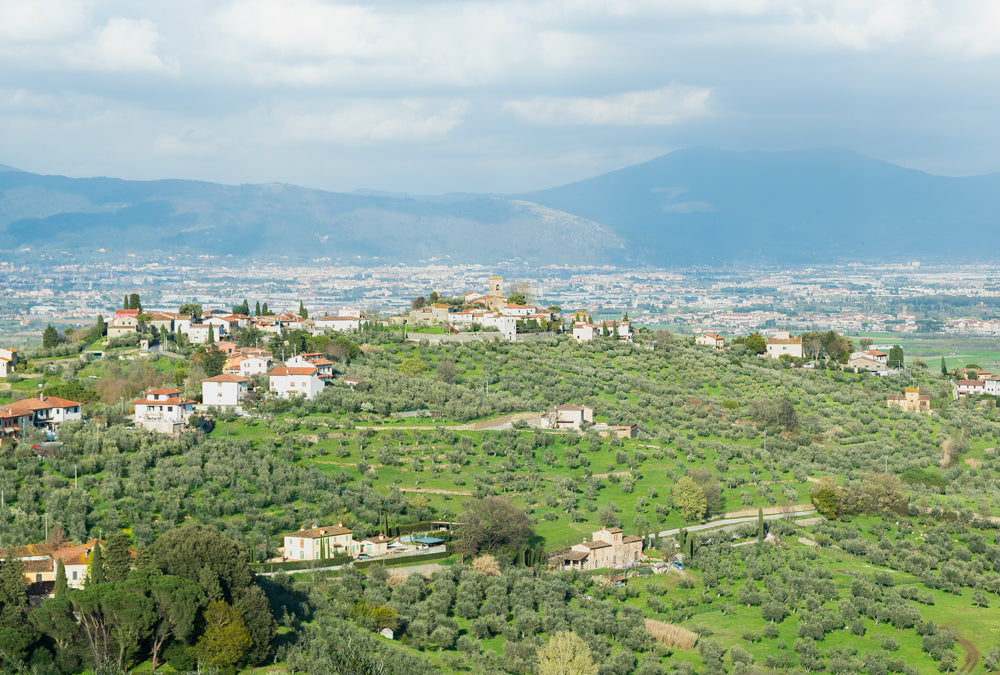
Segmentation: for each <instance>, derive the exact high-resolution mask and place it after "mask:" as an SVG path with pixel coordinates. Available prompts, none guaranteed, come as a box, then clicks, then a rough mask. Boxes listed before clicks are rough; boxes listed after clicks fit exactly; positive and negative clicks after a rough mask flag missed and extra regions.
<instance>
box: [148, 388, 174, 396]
mask: <svg viewBox="0 0 1000 675" xmlns="http://www.w3.org/2000/svg"><path fill="white" fill-rule="evenodd" d="M179 393H181V390H180V389H166V388H163V389H150V390H149V391H147V392H146V396H149V395H150V394H153V395H154V396H171V395H173V394H179Z"/></svg>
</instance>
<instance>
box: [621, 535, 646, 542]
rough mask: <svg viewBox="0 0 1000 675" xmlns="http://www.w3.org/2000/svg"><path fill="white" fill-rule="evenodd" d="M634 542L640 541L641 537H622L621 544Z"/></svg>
mask: <svg viewBox="0 0 1000 675" xmlns="http://www.w3.org/2000/svg"><path fill="white" fill-rule="evenodd" d="M635 541H642V537H637V536H636V535H634V534H630V535H628V536H627V537H622V543H623V544H631V543H632V542H635Z"/></svg>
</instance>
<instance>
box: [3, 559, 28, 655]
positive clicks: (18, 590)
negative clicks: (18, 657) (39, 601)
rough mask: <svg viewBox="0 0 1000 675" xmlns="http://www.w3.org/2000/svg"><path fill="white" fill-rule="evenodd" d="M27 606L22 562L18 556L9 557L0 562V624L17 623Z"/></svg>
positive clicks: (12, 624) (26, 591)
mask: <svg viewBox="0 0 1000 675" xmlns="http://www.w3.org/2000/svg"><path fill="white" fill-rule="evenodd" d="M27 608H28V582H27V580H25V578H24V563H23V562H21V559H20V558H9V559H7V560H5V561H4V562H3V564H0V626H4V627H7V626H15V625H17V624H18V623H20V622H21V621H22V620H23V619H24V612H25V611H26V610H27ZM0 653H2V652H0Z"/></svg>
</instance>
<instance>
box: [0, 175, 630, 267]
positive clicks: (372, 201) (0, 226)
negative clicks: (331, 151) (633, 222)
mask: <svg viewBox="0 0 1000 675" xmlns="http://www.w3.org/2000/svg"><path fill="white" fill-rule="evenodd" d="M25 246H27V247H31V248H32V249H42V250H44V249H53V250H60V251H63V250H73V251H74V252H75V253H76V254H77V255H79V256H86V255H88V253H89V252H96V251H97V249H101V248H103V249H105V250H107V251H129V252H164V253H177V252H182V253H192V254H214V255H218V256H225V255H229V254H231V255H238V256H244V257H255V258H277V257H287V258H288V259H290V260H317V259H322V258H330V259H332V260H342V261H346V260H355V259H357V258H359V257H360V258H362V259H372V258H379V259H381V260H383V261H386V262H418V261H427V260H441V261H447V260H452V261H461V262H480V263H495V262H499V261H504V260H511V259H523V260H525V261H530V262H534V263H542V262H554V263H606V262H613V261H615V260H616V259H619V258H620V256H621V253H622V251H623V250H624V242H623V241H622V240H621V239H619V238H618V237H617V236H616V235H615V234H614V233H613V232H611V231H610V230H609V229H607V228H605V227H603V226H601V225H599V224H597V223H593V222H588V221H586V220H585V219H582V218H579V217H577V216H572V215H569V214H566V213H559V212H557V211H555V210H553V209H550V208H547V207H544V206H541V205H538V204H532V203H528V202H524V201H521V200H516V199H508V198H497V197H487V196H480V195H465V196H462V197H457V196H456V197H451V198H443V199H440V200H437V201H429V200H417V199H411V198H405V197H400V196H382V195H372V194H353V195H351V194H338V193H332V192H324V191H321V190H310V189H306V188H300V187H295V186H292V185H281V184H270V185H240V186H229V185H217V184H214V183H204V182H197V181H184V180H158V181H127V180H119V179H114V178H66V177H62V176H40V175H36V174H31V173H26V172H20V171H16V170H15V171H8V172H0V249H8V250H9V249H12V248H21V247H25Z"/></svg>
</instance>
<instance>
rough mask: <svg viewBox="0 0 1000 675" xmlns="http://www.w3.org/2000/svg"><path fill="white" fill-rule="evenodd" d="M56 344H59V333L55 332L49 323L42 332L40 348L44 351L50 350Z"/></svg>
mask: <svg viewBox="0 0 1000 675" xmlns="http://www.w3.org/2000/svg"><path fill="white" fill-rule="evenodd" d="M57 344H59V331H57V330H56V329H55V328H54V327H53V326H52V324H51V323H50V324H49V325H48V326H46V327H45V330H43V331H42V346H43V347H45V348H46V349H52V348H53V347H55V346H56V345H57Z"/></svg>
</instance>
